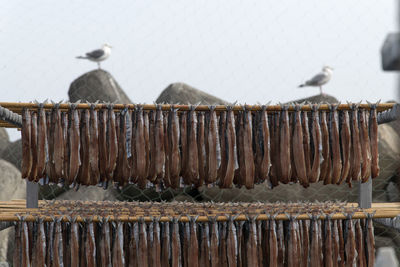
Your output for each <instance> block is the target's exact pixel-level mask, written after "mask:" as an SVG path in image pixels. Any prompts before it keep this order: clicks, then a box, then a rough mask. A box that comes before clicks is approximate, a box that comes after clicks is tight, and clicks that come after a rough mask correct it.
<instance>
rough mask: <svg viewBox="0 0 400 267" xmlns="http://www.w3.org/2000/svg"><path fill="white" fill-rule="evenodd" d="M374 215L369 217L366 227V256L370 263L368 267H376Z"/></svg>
mask: <svg viewBox="0 0 400 267" xmlns="http://www.w3.org/2000/svg"><path fill="white" fill-rule="evenodd" d="M372 218H373V214H368V215H367V221H366V226H365V228H366V229H365V231H364V232H365V240H366V241H365V242H366V244H365V248H366V254H367V255H366V256H367V261H368V267H373V266H375V237H374V225H373V221H372Z"/></svg>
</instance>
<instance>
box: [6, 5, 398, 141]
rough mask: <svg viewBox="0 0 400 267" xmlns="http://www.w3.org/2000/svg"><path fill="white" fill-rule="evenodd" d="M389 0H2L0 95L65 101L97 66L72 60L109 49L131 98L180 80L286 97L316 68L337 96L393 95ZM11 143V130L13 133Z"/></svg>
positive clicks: (248, 98) (226, 93) (252, 99)
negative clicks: (387, 53) (386, 57)
mask: <svg viewBox="0 0 400 267" xmlns="http://www.w3.org/2000/svg"><path fill="white" fill-rule="evenodd" d="M397 10H398V7H397V2H396V1H395V0H387V1H379V0H363V1H348V0H337V1H321V0H304V1H297V0H282V1H269V0H267V1H263V0H243V1H239V0H214V1H211V0H209V1H205V0H202V1H200V0H189V1H188V0H175V1H167V0H152V1H145V0H140V1H94V0H85V1H77V0H75V1H50V0H48V1H34V0H33V1H23V0H3V1H1V2H0V51H1V59H0V82H1V90H0V92H1V94H0V101H31V100H34V99H37V100H39V101H43V100H44V99H46V98H49V99H52V100H62V99H64V100H65V99H67V98H68V95H67V91H68V87H69V85H70V83H71V82H72V81H73V80H74V79H75V78H77V77H78V76H79V75H81V74H83V73H85V72H87V71H90V70H92V69H94V68H96V65H95V64H94V63H92V62H86V61H79V60H77V59H75V56H77V55H80V54H84V52H87V51H90V50H92V49H95V48H98V47H100V46H101V45H102V44H103V43H105V42H107V43H109V44H111V45H112V46H113V47H114V49H113V51H112V55H111V57H110V58H109V59H108V60H107V61H105V62H104V63H103V65H102V66H103V68H104V69H105V70H107V71H109V72H110V73H111V74H112V75H113V76H114V77H115V79H116V80H117V81H118V82H119V84H120V85H121V87H122V88H123V89H124V90H125V92H126V93H127V94H128V96H129V97H130V98H131V99H132V101H134V102H147V103H151V102H153V101H154V100H155V99H156V98H157V97H158V95H159V94H160V92H161V91H162V90H163V89H164V88H165V87H166V86H167V85H168V84H170V83H173V82H186V83H188V84H190V85H192V86H194V87H197V88H198V89H201V90H204V91H206V92H208V93H210V94H213V95H216V96H218V97H220V98H223V99H225V100H228V101H232V102H233V101H235V100H238V101H239V102H240V103H244V102H246V103H249V104H252V103H256V102H261V103H264V102H268V101H272V103H276V102H285V101H290V100H294V99H297V98H302V97H306V96H311V95H314V94H316V93H318V89H316V88H307V89H299V88H296V87H297V85H299V84H300V83H301V82H304V81H305V80H306V79H307V78H310V77H311V76H312V75H313V74H315V73H316V72H318V71H319V70H320V68H321V67H322V66H323V65H330V66H332V67H333V68H334V69H335V70H334V71H335V72H334V75H333V78H332V80H331V82H329V84H327V86H326V87H325V91H326V92H327V93H328V94H331V95H334V96H335V97H337V98H338V99H339V100H341V101H346V100H349V101H360V100H366V99H367V100H369V101H376V100H378V99H382V100H383V101H385V100H389V99H394V98H395V97H396V95H397V93H396V90H397V89H396V88H397V76H396V74H395V73H389V72H383V71H382V70H381V65H380V60H381V57H380V49H381V46H382V44H383V41H384V39H385V37H386V35H387V33H389V32H394V31H397V30H398V27H397ZM10 134H11V136H12V139H15V138H16V137H17V136H18V134H17V133H15V132H10Z"/></svg>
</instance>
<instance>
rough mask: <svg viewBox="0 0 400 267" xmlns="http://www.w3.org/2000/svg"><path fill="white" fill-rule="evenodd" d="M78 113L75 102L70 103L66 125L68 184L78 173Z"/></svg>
mask: <svg viewBox="0 0 400 267" xmlns="http://www.w3.org/2000/svg"><path fill="white" fill-rule="evenodd" d="M79 127H80V125H79V113H78V110H77V109H76V104H71V108H70V115H69V125H68V139H69V140H68V145H69V148H68V150H69V168H68V176H67V181H68V184H72V183H73V182H75V179H76V177H77V176H78V173H79V167H80V165H81V155H80V145H81V142H80V130H79Z"/></svg>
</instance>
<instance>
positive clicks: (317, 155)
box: [308, 105, 323, 183]
mask: <svg viewBox="0 0 400 267" xmlns="http://www.w3.org/2000/svg"><path fill="white" fill-rule="evenodd" d="M311 118H312V129H311V134H312V144H313V148H314V156H313V161H312V167H311V173H310V176H309V179H308V180H309V182H310V183H316V182H318V180H319V177H320V174H321V161H323V158H322V133H321V127H320V124H319V111H318V105H313V106H312V115H311Z"/></svg>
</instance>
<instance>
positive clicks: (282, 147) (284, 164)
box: [279, 105, 304, 184]
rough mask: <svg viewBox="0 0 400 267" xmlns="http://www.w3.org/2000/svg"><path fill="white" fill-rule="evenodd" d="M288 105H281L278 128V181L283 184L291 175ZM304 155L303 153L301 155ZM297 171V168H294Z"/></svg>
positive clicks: (287, 181)
mask: <svg viewBox="0 0 400 267" xmlns="http://www.w3.org/2000/svg"><path fill="white" fill-rule="evenodd" d="M288 109H289V106H288V105H284V106H282V111H281V118H280V128H279V129H280V130H279V156H280V158H279V159H280V165H281V166H280V168H279V169H280V181H281V182H282V183H284V184H287V183H289V180H290V177H291V175H290V174H291V168H292V166H291V164H290V143H291V142H290V139H291V137H290V136H291V135H290V130H289V112H288ZM303 157H304V155H303ZM296 171H297V170H296Z"/></svg>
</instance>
